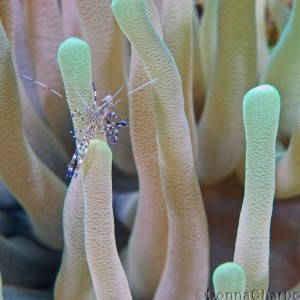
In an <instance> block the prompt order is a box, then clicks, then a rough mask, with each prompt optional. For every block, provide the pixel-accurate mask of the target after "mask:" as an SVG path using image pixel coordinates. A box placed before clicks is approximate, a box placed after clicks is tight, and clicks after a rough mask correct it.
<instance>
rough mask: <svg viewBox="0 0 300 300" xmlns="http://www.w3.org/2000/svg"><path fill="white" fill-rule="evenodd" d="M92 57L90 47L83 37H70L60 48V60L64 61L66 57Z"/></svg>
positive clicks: (60, 61)
mask: <svg viewBox="0 0 300 300" xmlns="http://www.w3.org/2000/svg"><path fill="white" fill-rule="evenodd" d="M81 55H84V57H90V55H91V54H90V47H89V45H88V44H87V43H86V42H85V41H83V40H82V39H79V38H76V37H70V38H68V39H66V40H65V41H63V42H62V43H61V45H60V46H59V48H58V62H59V63H63V62H64V59H66V58H67V59H69V58H70V57H72V58H80V57H81Z"/></svg>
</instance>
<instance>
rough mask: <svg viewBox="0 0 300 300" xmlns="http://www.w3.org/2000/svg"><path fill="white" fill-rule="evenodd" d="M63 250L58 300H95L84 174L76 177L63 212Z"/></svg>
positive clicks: (58, 278)
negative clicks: (88, 253) (87, 242)
mask: <svg viewBox="0 0 300 300" xmlns="http://www.w3.org/2000/svg"><path fill="white" fill-rule="evenodd" d="M63 226H64V241H65V244H64V251H63V257H62V262H61V266H60V270H59V273H58V275H57V278H56V283H55V291H54V295H55V299H61V300H72V299H86V300H93V299H96V296H95V293H94V289H93V284H92V279H91V274H90V270H89V267H88V263H87V258H86V253H85V243H84V195H83V182H82V175H81V172H79V174H78V176H77V178H75V177H74V178H73V179H72V181H71V183H70V186H69V188H68V192H67V195H66V199H65V203H64V211H63Z"/></svg>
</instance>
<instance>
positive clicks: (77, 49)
mask: <svg viewBox="0 0 300 300" xmlns="http://www.w3.org/2000/svg"><path fill="white" fill-rule="evenodd" d="M58 64H59V67H60V70H61V73H62V77H63V80H64V83H65V85H66V84H67V85H68V83H69V82H72V83H73V84H77V85H82V84H84V83H88V84H89V83H90V81H91V66H92V64H91V51H90V47H89V45H88V44H87V43H86V42H85V41H83V40H81V39H79V38H76V37H71V38H68V39H67V40H65V41H64V42H62V44H61V45H60V47H59V49H58ZM88 87H90V85H88Z"/></svg>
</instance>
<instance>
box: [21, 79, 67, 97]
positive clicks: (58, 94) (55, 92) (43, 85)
mask: <svg viewBox="0 0 300 300" xmlns="http://www.w3.org/2000/svg"><path fill="white" fill-rule="evenodd" d="M21 76H22V77H24V78H26V79H28V80H31V81H33V82H35V83H37V84H39V85H40V86H42V87H44V88H46V89H48V90H49V91H50V92H52V93H54V94H55V95H57V96H58V97H60V98H64V96H63V95H61V94H60V93H59V92H57V91H55V90H53V89H52V88H50V87H49V86H47V85H45V84H43V83H41V82H39V81H37V80H34V79H32V78H30V77H28V76H26V75H23V74H22V75H21Z"/></svg>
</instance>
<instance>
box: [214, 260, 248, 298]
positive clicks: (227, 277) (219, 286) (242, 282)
mask: <svg viewBox="0 0 300 300" xmlns="http://www.w3.org/2000/svg"><path fill="white" fill-rule="evenodd" d="M213 284H214V289H215V293H218V292H222V293H224V292H240V293H244V292H245V288H246V274H245V271H244V269H243V268H242V267H241V266H239V265H238V264H236V263H233V262H227V263H224V264H222V265H220V266H219V267H217V268H216V270H215V271H214V274H213Z"/></svg>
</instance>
